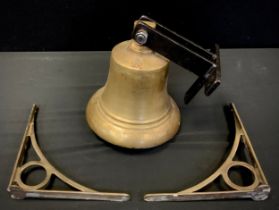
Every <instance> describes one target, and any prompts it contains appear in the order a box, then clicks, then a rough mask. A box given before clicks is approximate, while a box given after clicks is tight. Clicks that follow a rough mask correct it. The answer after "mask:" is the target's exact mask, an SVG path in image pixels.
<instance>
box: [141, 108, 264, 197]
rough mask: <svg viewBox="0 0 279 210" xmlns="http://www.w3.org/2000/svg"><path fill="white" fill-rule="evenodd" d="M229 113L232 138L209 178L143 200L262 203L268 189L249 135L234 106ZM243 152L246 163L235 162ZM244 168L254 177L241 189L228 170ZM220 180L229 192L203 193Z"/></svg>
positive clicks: (147, 195)
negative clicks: (243, 151)
mask: <svg viewBox="0 0 279 210" xmlns="http://www.w3.org/2000/svg"><path fill="white" fill-rule="evenodd" d="M230 109H231V110H230V111H231V112H232V114H233V118H234V126H235V137H234V142H233V145H232V148H231V151H230V153H229V155H228V157H227V159H226V160H225V161H224V162H223V164H222V165H221V166H220V167H219V168H218V169H217V170H216V171H215V172H214V173H213V174H212V175H210V176H209V177H208V178H206V179H205V180H204V181H202V182H200V183H198V184H197V185H195V186H193V187H190V188H188V189H185V190H182V191H180V192H176V193H154V194H146V195H145V196H144V200H145V201H189V200H217V199H235V198H251V199H253V200H265V199H267V198H268V195H269V193H270V186H269V184H268V182H267V180H266V178H265V175H264V172H263V170H262V168H261V165H260V163H259V161H258V158H257V156H256V153H255V151H254V149H253V146H252V144H251V141H250V139H249V136H248V134H247V132H246V130H245V128H244V126H243V124H242V121H241V119H240V116H239V114H238V112H237V110H236V107H235V105H234V104H231V106H230ZM241 144H244V149H245V152H246V155H247V156H248V160H249V161H244V160H236V159H235V157H236V153H237V151H238V150H239V148H240V145H241ZM238 167H239V168H241V167H242V168H245V169H247V170H248V171H250V172H251V174H252V175H253V178H254V179H253V182H252V183H251V184H250V185H247V186H240V185H238V184H236V183H234V182H233V180H231V178H230V176H229V170H230V169H233V168H238ZM218 178H221V179H222V180H223V181H224V183H225V185H227V187H228V188H229V189H230V190H217V191H216V190H215V191H205V190H204V189H205V188H206V187H207V186H209V185H210V184H212V183H213V182H214V181H215V180H217V179H218Z"/></svg>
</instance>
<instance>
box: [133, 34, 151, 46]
mask: <svg viewBox="0 0 279 210" xmlns="http://www.w3.org/2000/svg"><path fill="white" fill-rule="evenodd" d="M147 38H148V34H147V32H146V31H145V30H139V31H138V32H137V33H136V35H135V40H136V42H137V43H138V44H140V45H144V44H145V43H146V42H147Z"/></svg>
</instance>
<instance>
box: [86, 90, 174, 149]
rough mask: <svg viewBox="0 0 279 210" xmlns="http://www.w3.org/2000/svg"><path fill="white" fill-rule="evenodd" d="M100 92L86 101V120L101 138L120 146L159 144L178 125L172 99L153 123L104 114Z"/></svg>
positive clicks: (151, 145) (166, 139)
mask: <svg viewBox="0 0 279 210" xmlns="http://www.w3.org/2000/svg"><path fill="white" fill-rule="evenodd" d="M102 92H103V88H102V89H100V90H98V91H97V92H96V93H95V94H94V95H93V96H92V97H91V99H90V100H89V102H88V105H87V108H86V119H87V122H88V125H89V127H90V128H91V129H92V130H93V131H94V132H95V133H96V134H97V135H98V136H99V137H101V138H102V139H103V140H105V141H107V142H109V143H111V144H114V145H117V146H120V147H125V148H130V149H132V148H133V149H145V148H152V147H156V146H159V145H161V144H163V143H165V142H167V141H169V140H170V139H172V138H173V137H174V136H175V134H176V133H177V131H178V129H179V126H180V112H179V109H178V107H177V105H176V103H175V102H174V101H173V99H172V98H170V100H171V105H170V109H169V111H168V112H167V114H166V115H164V116H163V117H162V118H160V119H158V120H154V121H153V122H147V123H140V124H138V123H133V122H127V121H122V120H119V119H117V118H113V117H111V116H110V115H108V114H107V112H106V111H104V110H103V108H102V106H100V103H99V101H100V100H101V97H100V96H101V94H102Z"/></svg>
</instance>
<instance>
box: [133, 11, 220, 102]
mask: <svg viewBox="0 0 279 210" xmlns="http://www.w3.org/2000/svg"><path fill="white" fill-rule="evenodd" d="M146 21H148V22H152V23H155V27H151V26H150V25H149V24H147V23H146ZM132 38H133V39H134V40H135V41H136V42H137V43H138V44H140V45H143V46H146V47H148V48H150V49H151V50H153V51H155V52H157V53H159V54H161V55H163V56H164V57H166V58H167V59H169V60H171V61H172V62H174V63H176V64H178V65H180V66H181V67H183V68H185V69H188V70H189V71H191V72H193V73H194V74H196V75H197V76H198V79H197V80H196V81H195V82H194V83H193V84H192V86H191V87H190V88H189V90H188V91H187V92H186V93H185V96H184V102H185V104H187V103H189V102H190V101H191V100H192V98H193V97H194V96H195V95H196V94H197V93H198V91H199V90H200V89H201V88H202V87H203V86H204V87H205V91H204V93H205V95H207V96H209V95H210V94H211V93H212V92H214V90H215V89H216V88H217V87H218V86H219V85H220V83H221V68H220V54H219V46H218V45H215V49H214V50H207V49H204V48H202V47H201V46H199V45H197V44H195V43H194V42H192V41H190V40H188V39H186V38H184V37H182V36H180V35H179V34H177V33H175V32H173V31H171V30H170V29H168V28H166V27H165V26H163V25H161V24H159V23H158V22H156V21H154V20H152V19H151V18H149V17H147V16H141V17H140V19H139V20H138V21H137V22H136V24H135V27H134V30H133V32H132Z"/></svg>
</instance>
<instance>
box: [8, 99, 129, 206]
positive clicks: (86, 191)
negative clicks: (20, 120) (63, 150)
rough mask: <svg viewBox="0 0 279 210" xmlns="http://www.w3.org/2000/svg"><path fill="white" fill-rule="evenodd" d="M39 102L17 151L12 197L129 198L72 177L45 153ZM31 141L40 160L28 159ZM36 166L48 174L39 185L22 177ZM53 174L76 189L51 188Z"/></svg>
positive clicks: (32, 111) (11, 185) (120, 199)
mask: <svg viewBox="0 0 279 210" xmlns="http://www.w3.org/2000/svg"><path fill="white" fill-rule="evenodd" d="M38 109H39V108H38V106H36V105H35V104H34V105H33V107H32V110H31V113H30V116H29V120H28V123H27V127H26V130H25V133H24V136H23V139H22V142H21V145H20V149H19V152H18V154H17V158H16V162H15V164H14V168H13V172H12V175H11V179H10V182H9V186H8V188H7V190H8V192H10V194H11V197H12V198H14V199H24V198H40V199H76V200H107V201H127V200H129V198H130V196H129V194H126V193H109V192H100V191H97V190H94V189H91V188H88V187H85V186H83V185H81V184H79V183H77V182H75V181H74V180H72V179H70V178H68V177H67V176H65V175H64V174H62V173H61V172H60V171H58V170H57V169H56V168H55V167H54V166H53V165H52V164H50V163H49V161H48V160H47V158H46V157H45V156H44V154H43V153H42V151H41V149H40V147H39V145H38V143H37V139H36V134H35V128H34V126H35V118H36V115H37V112H38ZM28 145H30V147H32V148H33V149H34V151H35V153H36V155H37V156H38V157H39V160H36V161H33V160H32V161H28V162H26V163H24V159H25V154H26V152H27V150H28ZM34 167H40V168H43V169H44V170H45V174H46V175H45V178H44V179H43V180H42V182H40V183H39V184H36V185H32V186H30V185H28V184H26V183H24V181H23V180H22V175H23V173H24V171H26V170H30V169H32V168H34ZM52 177H56V178H58V179H60V180H61V181H62V182H63V183H65V184H66V185H68V186H70V187H71V188H72V189H73V190H69V191H68V190H55V189H47V187H48V185H49V184H50V180H51V178H52Z"/></svg>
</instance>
